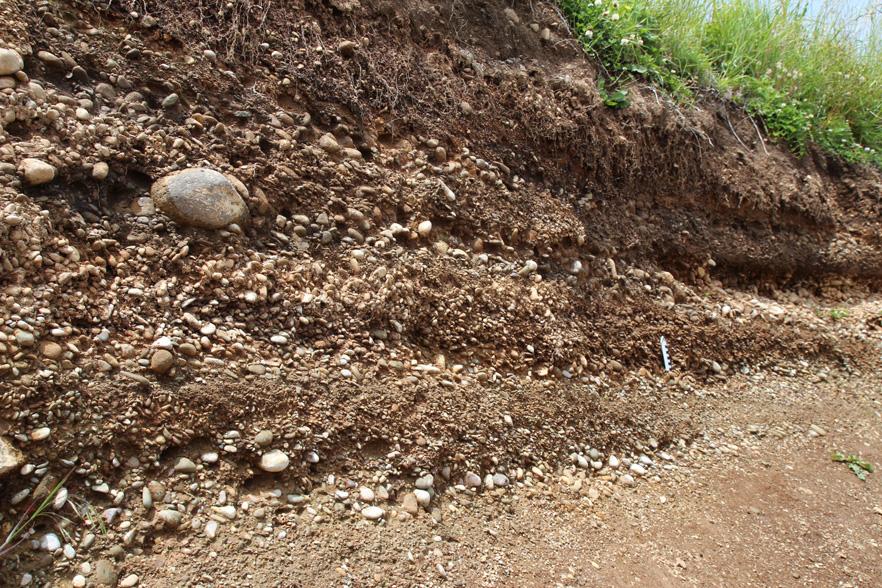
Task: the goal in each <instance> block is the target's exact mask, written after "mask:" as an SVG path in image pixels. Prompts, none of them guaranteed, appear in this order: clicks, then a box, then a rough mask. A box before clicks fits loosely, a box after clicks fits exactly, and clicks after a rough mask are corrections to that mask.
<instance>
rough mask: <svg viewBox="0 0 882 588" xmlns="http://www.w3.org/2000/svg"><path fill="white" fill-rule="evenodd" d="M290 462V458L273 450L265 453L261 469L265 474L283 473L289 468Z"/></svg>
mask: <svg viewBox="0 0 882 588" xmlns="http://www.w3.org/2000/svg"><path fill="white" fill-rule="evenodd" d="M289 463H290V460H289V459H288V456H287V455H285V454H284V453H283V452H281V451H279V450H278V449H273V450H272V451H269V452H267V453H264V454H263V456H262V457H261V458H260V469H262V470H264V471H265V472H272V473H276V472H281V471H283V470H284V469H285V468H287V467H288V464H289Z"/></svg>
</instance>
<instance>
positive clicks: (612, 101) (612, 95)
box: [597, 80, 631, 108]
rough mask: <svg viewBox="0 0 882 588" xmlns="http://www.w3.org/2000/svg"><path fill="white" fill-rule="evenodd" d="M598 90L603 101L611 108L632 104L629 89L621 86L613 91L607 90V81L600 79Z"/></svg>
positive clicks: (626, 106) (625, 106)
mask: <svg viewBox="0 0 882 588" xmlns="http://www.w3.org/2000/svg"><path fill="white" fill-rule="evenodd" d="M597 91H598V92H599V93H600V97H601V98H602V99H603V103H604V104H605V105H606V106H608V107H610V108H628V107H629V106H631V101H630V100H628V91H627V90H624V89H622V88H619V89H617V90H615V91H613V92H607V90H606V82H604V81H603V80H600V81H599V82H598V84H597Z"/></svg>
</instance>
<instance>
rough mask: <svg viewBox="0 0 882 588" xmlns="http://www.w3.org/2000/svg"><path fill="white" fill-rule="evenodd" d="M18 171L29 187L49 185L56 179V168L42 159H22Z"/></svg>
mask: <svg viewBox="0 0 882 588" xmlns="http://www.w3.org/2000/svg"><path fill="white" fill-rule="evenodd" d="M18 169H19V172H20V173H21V175H22V176H24V179H25V182H26V183H27V184H28V185H29V186H39V185H41V184H48V183H49V182H51V181H52V180H54V179H55V166H54V165H50V164H48V163H46V162H45V161H43V160H40V159H33V158H30V157H28V158H25V159H22V160H21V163H20V164H19V168H18Z"/></svg>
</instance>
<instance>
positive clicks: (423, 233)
mask: <svg viewBox="0 0 882 588" xmlns="http://www.w3.org/2000/svg"><path fill="white" fill-rule="evenodd" d="M431 233H432V221H428V220H424V221H423V222H421V223H420V224H419V225H418V226H417V234H419V236H420V237H423V238H426V237H428V236H429V235H430V234H431Z"/></svg>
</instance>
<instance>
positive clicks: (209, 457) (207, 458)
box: [199, 451, 220, 463]
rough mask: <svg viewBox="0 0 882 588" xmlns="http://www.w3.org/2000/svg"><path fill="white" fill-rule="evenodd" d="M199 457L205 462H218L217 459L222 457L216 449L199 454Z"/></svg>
mask: <svg viewBox="0 0 882 588" xmlns="http://www.w3.org/2000/svg"><path fill="white" fill-rule="evenodd" d="M199 459H201V460H202V461H204V462H205V463H217V460H218V459H220V456H219V455H218V454H217V452H216V451H209V452H206V453H203V454H202V455H201V456H199Z"/></svg>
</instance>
